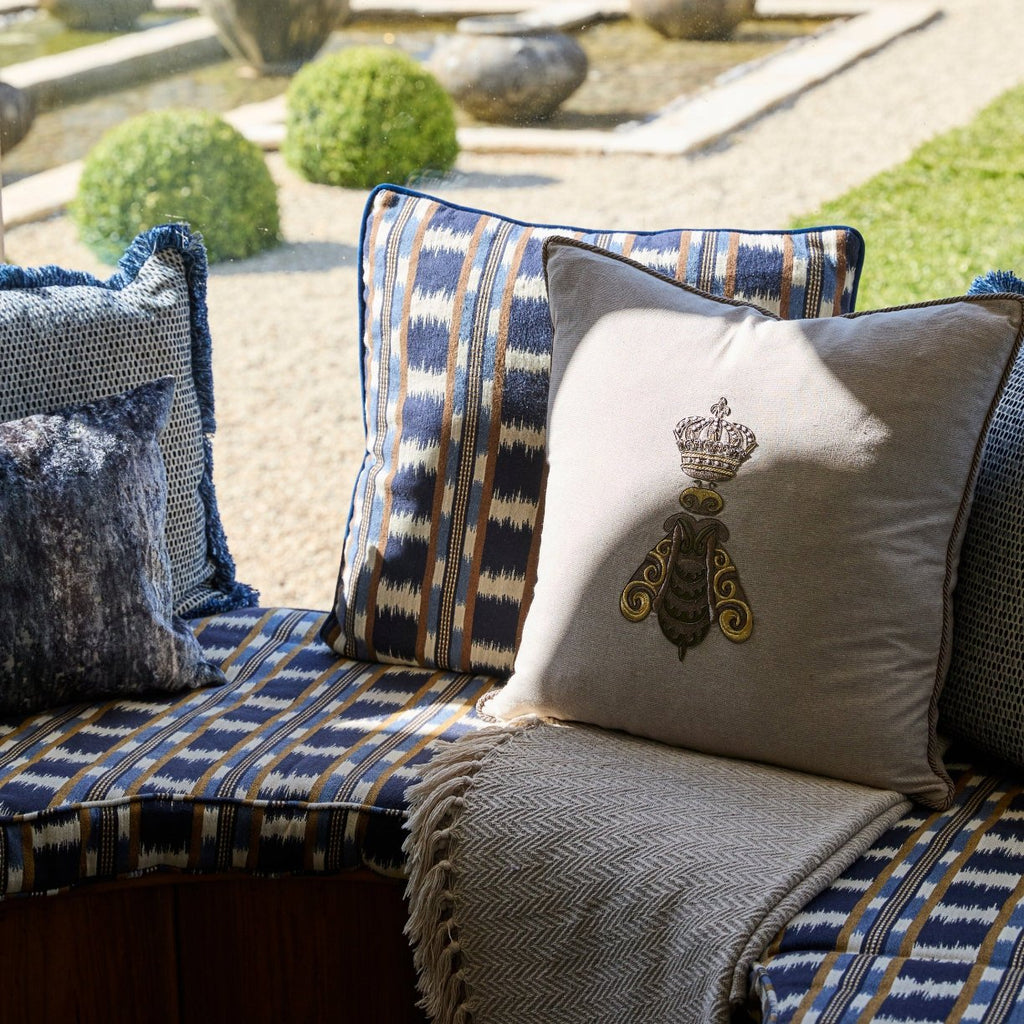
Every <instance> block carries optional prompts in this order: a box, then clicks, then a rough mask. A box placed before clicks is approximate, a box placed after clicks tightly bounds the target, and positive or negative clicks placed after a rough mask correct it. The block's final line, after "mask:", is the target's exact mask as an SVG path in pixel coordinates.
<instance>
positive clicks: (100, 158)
mask: <svg viewBox="0 0 1024 1024" xmlns="http://www.w3.org/2000/svg"><path fill="white" fill-rule="evenodd" d="M71 215H72V218H73V219H74V221H75V223H76V224H77V226H78V232H79V236H80V237H81V239H82V241H83V242H84V243H85V244H86V245H87V246H88V247H89V248H90V249H91V250H92V251H93V252H94V253H95V254H96V255H97V256H98V257H99V258H100V259H102V260H106V261H109V262H115V261H116V260H117V258H118V257H119V256H120V255H121V253H122V252H123V251H124V249H125V248H126V247H127V246H128V244H129V243H130V242H131V241H132V239H134V238H135V236H136V235H137V234H139V232H140V231H145V230H148V229H149V228H151V227H155V226H156V225H157V224H165V223H169V222H185V223H187V224H188V225H189V226H190V227H191V228H192V229H193V230H194V231H197V232H199V233H200V234H202V236H203V241H204V243H205V245H206V251H207V255H208V257H209V260H210V262H211V263H213V262H216V261H217V260H229V259H244V258H246V257H247V256H252V255H254V254H255V253H258V252H261V251H262V250H263V249H267V248H270V247H271V246H273V245H276V244H277V243H278V242H279V241H280V240H281V224H280V217H279V213H278V206H277V188H276V186H275V184H274V182H273V179H272V178H271V177H270V172H269V171H268V170H267V165H266V163H265V162H264V159H263V154H262V152H261V151H260V149H259V147H258V146H256V145H255V144H254V143H252V142H250V141H249V140H248V139H246V138H245V137H244V136H243V135H242V134H241V133H240V132H238V131H237V130H236V129H234V128H232V127H231V125H229V124H228V123H227V122H226V121H224V120H222V119H221V118H219V117H217V115H215V114H211V113H209V112H207V111H201V110H184V109H172V110H154V111H150V112H149V113H146V114H140V115H139V116H138V117H134V118H130V119H129V120H127V121H125V122H123V123H122V124H120V125H118V126H117V127H116V128H114V129H112V130H111V131H109V132H108V133H107V134H106V135H104V136H103V138H102V139H100V141H99V142H98V143H97V144H96V145H95V146H94V147H93V149H92V150H91V151H90V153H89V155H88V156H87V157H86V159H85V165H84V167H83V169H82V177H81V181H80V182H79V186H78V195H77V196H76V198H75V200H74V202H73V203H72V206H71Z"/></svg>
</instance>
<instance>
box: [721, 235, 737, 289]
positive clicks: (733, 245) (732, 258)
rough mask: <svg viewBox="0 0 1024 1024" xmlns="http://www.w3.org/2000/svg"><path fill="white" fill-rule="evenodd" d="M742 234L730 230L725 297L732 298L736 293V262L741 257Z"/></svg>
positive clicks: (724, 284)
mask: <svg viewBox="0 0 1024 1024" xmlns="http://www.w3.org/2000/svg"><path fill="white" fill-rule="evenodd" d="M739 251H740V236H739V234H738V233H737V232H735V231H730V232H729V254H728V256H727V257H726V262H725V281H724V282H723V294H724V296H725V298H727V299H731V298H733V297H734V296H735V295H736V263H737V261H738V258H739Z"/></svg>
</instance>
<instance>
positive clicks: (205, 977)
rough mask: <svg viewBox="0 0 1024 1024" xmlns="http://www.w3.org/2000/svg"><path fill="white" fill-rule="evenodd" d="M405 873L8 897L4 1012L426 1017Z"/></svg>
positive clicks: (0, 935) (396, 1023)
mask: <svg viewBox="0 0 1024 1024" xmlns="http://www.w3.org/2000/svg"><path fill="white" fill-rule="evenodd" d="M403 889H404V886H403V884H402V883H401V882H396V881H392V880H390V879H386V878H382V877H380V876H379V875H375V874H373V873H371V872H368V871H359V872H349V873H346V874H343V875H336V876H330V877H323V876H309V877H286V878H277V879H262V878H252V877H248V876H239V875H217V876H186V875H175V874H159V875H152V876H147V877H144V878H139V879H131V880H129V881H126V882H119V883H100V884H96V885H92V886H83V887H82V888H81V889H78V890H74V891H72V892H69V893H63V894H60V895H56V896H38V897H28V898H13V899H10V900H6V901H3V902H0V987H2V991H3V993H4V1013H3V1017H4V1019H5V1020H10V1021H32V1022H38V1024H45V1022H49V1021H55V1022H56V1021H60V1022H63V1021H77V1022H80V1024H90V1022H96V1024H101V1022H102V1024H119V1022H125V1024H129V1022H131V1024H150V1022H152V1024H172V1022H173V1024H191V1022H200V1021H201V1022H210V1024H214V1022H216V1024H225V1022H230V1021H246V1022H260V1021H266V1022H268V1024H269V1022H274V1024H281V1022H285V1021H303V1022H328V1021H332V1022H333V1021H337V1022H346V1021H352V1022H356V1021H367V1022H369V1021H373V1022H378V1024H423V1022H424V1021H425V1020H426V1018H425V1016H424V1015H423V1013H422V1011H420V1010H419V1009H417V1008H416V1006H415V1001H416V998H417V995H416V991H415V975H414V971H413V965H412V953H411V950H410V949H409V945H408V941H407V940H406V938H405V936H404V935H403V933H402V929H403V927H404V924H405V920H406V907H405V901H404V899H403Z"/></svg>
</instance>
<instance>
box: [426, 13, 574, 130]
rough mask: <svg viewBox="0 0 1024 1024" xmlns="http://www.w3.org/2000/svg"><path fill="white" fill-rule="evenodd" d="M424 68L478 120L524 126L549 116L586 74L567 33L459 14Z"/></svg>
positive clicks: (511, 19)
mask: <svg viewBox="0 0 1024 1024" xmlns="http://www.w3.org/2000/svg"><path fill="white" fill-rule="evenodd" d="M455 28H456V31H455V32H454V33H452V35H450V36H446V37H444V38H442V39H441V41H440V42H439V43H438V45H437V47H436V48H435V50H434V52H433V54H432V55H431V58H430V60H429V62H428V64H427V67H428V68H429V69H430V71H431V72H433V74H434V75H435V76H436V77H437V79H438V80H439V81H440V83H441V84H442V85H443V86H444V87H445V89H446V90H447V91H448V93H449V94H450V95H451V97H452V99H454V100H455V102H456V103H458V104H459V106H460V107H462V108H463V109H464V110H466V111H467V112H468V113H470V114H472V115H473V116H474V117H475V118H478V119H479V120H481V121H494V122H500V123H504V124H524V123H529V122H531V121H542V120H544V119H545V118H547V117H550V116H551V115H552V114H553V113H554V112H555V110H556V109H557V108H558V106H559V104H560V103H562V102H563V101H564V100H566V99H568V97H569V96H571V95H572V94H573V93H574V92H575V91H576V90H577V89H578V88H579V87H580V85H582V84H583V81H584V79H585V78H586V77H587V55H586V53H585V52H584V50H583V47H581V46H580V44H579V43H577V42H576V40H575V39H573V38H572V37H571V36H568V35H565V34H564V33H562V32H554V31H552V30H551V29H549V28H543V27H534V26H531V25H530V24H529V23H524V22H523V21H520V20H518V19H517V18H515V17H511V16H504V15H493V16H484V17H479V18H463V19H461V20H460V21H459V22H457V23H456V26H455Z"/></svg>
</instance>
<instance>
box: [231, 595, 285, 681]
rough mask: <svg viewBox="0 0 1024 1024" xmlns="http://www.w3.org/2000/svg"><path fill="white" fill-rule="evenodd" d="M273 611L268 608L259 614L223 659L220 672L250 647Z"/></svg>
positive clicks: (272, 615)
mask: <svg viewBox="0 0 1024 1024" xmlns="http://www.w3.org/2000/svg"><path fill="white" fill-rule="evenodd" d="M274 611H275V610H274V609H273V608H270V609H268V610H267V611H266V612H265V613H264V614H263V615H261V616H260V618H259V619H258V620H257V621H256V624H255V625H254V626H253V627H252V629H250V630H249V632H248V633H246V634H245V639H244V640H243V641H242V642H241V643H240V644H239V645H238V646H237V647H236V648H235V649H234V650H233V651H232V652H231V653H230V654H229V655H228V656H227V657H226V658H225V659H224V661H223V663H222V664H221V667H220V668H221V671H222V672H224V673H226V672H227V670H228V669H229V668H231V667H232V666H233V665H234V664H235V662H236V661H238V659H239V658H240V657H241V656H242V653H243V652H247V651H248V650H249V649H250V647H251V645H252V643H253V641H254V640H256V638H257V637H259V636H260V635H261V634H262V633H263V627H264V626H266V624H267V623H268V622H270V620H271V619H272V618H273V617H274Z"/></svg>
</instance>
